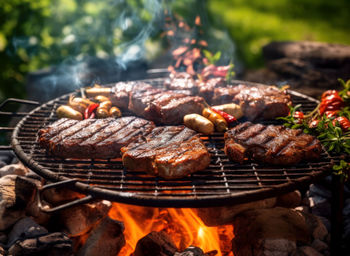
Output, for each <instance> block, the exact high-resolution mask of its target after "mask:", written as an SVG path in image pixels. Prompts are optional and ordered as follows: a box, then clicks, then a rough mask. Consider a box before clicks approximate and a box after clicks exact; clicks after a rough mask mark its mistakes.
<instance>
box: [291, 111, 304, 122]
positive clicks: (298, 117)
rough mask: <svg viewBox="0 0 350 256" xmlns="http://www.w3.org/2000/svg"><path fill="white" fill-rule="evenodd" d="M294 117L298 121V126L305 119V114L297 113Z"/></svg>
mask: <svg viewBox="0 0 350 256" xmlns="http://www.w3.org/2000/svg"><path fill="white" fill-rule="evenodd" d="M293 117H294V119H296V121H297V123H298V124H301V123H302V122H303V119H304V113H303V112H301V111H295V112H294V115H293Z"/></svg>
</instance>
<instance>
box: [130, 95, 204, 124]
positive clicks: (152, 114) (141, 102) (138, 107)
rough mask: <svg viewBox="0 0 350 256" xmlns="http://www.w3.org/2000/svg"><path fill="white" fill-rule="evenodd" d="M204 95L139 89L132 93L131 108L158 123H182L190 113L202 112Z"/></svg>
mask: <svg viewBox="0 0 350 256" xmlns="http://www.w3.org/2000/svg"><path fill="white" fill-rule="evenodd" d="M204 107H205V101H204V99H203V98H202V97H198V96H188V95H185V94H181V93H176V92H174V91H165V90H161V89H156V88H153V89H149V90H139V91H135V92H132V93H131V95H130V102H129V110H130V111H132V112H134V113H135V114H137V115H140V116H142V117H144V118H146V119H148V120H152V121H154V122H156V123H158V124H181V123H182V122H183V117H184V116H185V115H187V114H190V113H198V114H200V113H202V110H203V108H204Z"/></svg>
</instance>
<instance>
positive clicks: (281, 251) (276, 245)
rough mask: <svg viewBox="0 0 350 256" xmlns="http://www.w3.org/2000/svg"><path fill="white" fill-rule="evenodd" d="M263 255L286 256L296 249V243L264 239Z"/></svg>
mask: <svg viewBox="0 0 350 256" xmlns="http://www.w3.org/2000/svg"><path fill="white" fill-rule="evenodd" d="M263 246H264V255H266V256H268V255H271V256H277V255H278V256H288V255H289V254H290V252H292V251H294V250H295V249H296V248H297V245H296V242H295V241H291V240H288V239H278V238H277V239H265V241H264V244H263Z"/></svg>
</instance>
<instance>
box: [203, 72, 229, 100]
mask: <svg viewBox="0 0 350 256" xmlns="http://www.w3.org/2000/svg"><path fill="white" fill-rule="evenodd" d="M197 86H198V90H199V96H201V97H203V98H204V99H205V100H206V101H207V102H209V103H212V99H213V96H214V91H215V89H216V88H221V87H225V86H226V81H225V79H224V78H222V77H216V78H210V79H208V80H207V81H202V82H199V81H197Z"/></svg>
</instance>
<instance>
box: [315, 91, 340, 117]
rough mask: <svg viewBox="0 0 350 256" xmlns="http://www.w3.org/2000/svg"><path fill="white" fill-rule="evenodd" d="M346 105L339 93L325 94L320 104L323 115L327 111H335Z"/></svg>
mask: <svg viewBox="0 0 350 256" xmlns="http://www.w3.org/2000/svg"><path fill="white" fill-rule="evenodd" d="M342 107H344V101H343V99H342V98H341V97H340V96H339V94H338V93H336V94H331V95H328V96H325V97H324V98H323V99H322V101H321V104H320V114H321V115H323V113H324V112H325V111H329V110H330V111H335V110H339V109H341V108H342Z"/></svg>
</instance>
